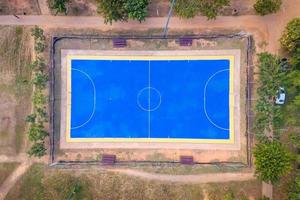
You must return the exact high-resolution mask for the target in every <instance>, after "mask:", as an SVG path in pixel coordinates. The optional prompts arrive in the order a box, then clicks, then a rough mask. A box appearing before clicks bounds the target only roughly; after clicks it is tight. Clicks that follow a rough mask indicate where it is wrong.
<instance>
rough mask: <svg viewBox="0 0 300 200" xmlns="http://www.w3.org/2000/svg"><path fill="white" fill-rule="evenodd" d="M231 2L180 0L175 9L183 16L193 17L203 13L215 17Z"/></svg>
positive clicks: (221, 0)
mask: <svg viewBox="0 0 300 200" xmlns="http://www.w3.org/2000/svg"><path fill="white" fill-rule="evenodd" d="M229 3H230V0H213V1H212V0H202V1H201V0H178V1H176V3H175V7H174V11H175V14H176V15H177V16H179V17H182V18H192V17H195V16H196V15H197V14H198V13H201V14H202V15H204V16H206V17H207V18H208V19H215V18H216V16H217V15H218V13H219V12H220V10H221V9H222V8H223V7H224V6H228V5H229Z"/></svg>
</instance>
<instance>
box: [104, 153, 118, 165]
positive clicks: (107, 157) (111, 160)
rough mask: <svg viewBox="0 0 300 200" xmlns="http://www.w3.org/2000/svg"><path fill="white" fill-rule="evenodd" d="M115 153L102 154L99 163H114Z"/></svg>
mask: <svg viewBox="0 0 300 200" xmlns="http://www.w3.org/2000/svg"><path fill="white" fill-rule="evenodd" d="M116 160H117V157H116V155H111V154H104V155H102V159H101V163H102V164H103V165H114V164H115V163H116Z"/></svg>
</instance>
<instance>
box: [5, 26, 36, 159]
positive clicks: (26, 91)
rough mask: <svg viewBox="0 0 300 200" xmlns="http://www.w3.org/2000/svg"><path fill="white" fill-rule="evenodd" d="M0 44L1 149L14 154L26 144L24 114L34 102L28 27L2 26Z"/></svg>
mask: <svg viewBox="0 0 300 200" xmlns="http://www.w3.org/2000/svg"><path fill="white" fill-rule="evenodd" d="M0 46H1V49H0V91H1V92H0V96H1V98H0V110H1V113H0V123H1V124H2V125H3V126H1V127H0V138H1V141H0V153H2V154H14V153H18V152H19V151H20V150H21V148H22V145H23V144H24V135H25V121H24V118H25V116H26V115H27V114H28V113H29V112H30V105H31V102H30V96H31V90H32V87H31V85H30V84H29V80H30V76H31V72H30V70H29V68H28V67H27V65H28V63H30V61H31V52H32V51H31V44H30V35H29V29H27V28H23V27H8V26H2V27H0Z"/></svg>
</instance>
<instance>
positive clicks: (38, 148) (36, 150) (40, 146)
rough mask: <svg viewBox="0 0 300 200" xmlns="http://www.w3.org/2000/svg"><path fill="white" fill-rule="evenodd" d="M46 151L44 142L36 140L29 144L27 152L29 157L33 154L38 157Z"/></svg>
mask: <svg viewBox="0 0 300 200" xmlns="http://www.w3.org/2000/svg"><path fill="white" fill-rule="evenodd" d="M46 151H47V149H46V148H45V146H44V142H37V143H34V144H33V145H32V146H31V148H30V150H29V151H28V152H27V153H28V155H29V156H30V157H31V156H34V157H39V158H40V157H42V156H44V155H46Z"/></svg>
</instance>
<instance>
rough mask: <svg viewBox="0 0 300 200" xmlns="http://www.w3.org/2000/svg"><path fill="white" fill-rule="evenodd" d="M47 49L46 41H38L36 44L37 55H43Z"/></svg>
mask: <svg viewBox="0 0 300 200" xmlns="http://www.w3.org/2000/svg"><path fill="white" fill-rule="evenodd" d="M45 48H46V44H45V41H44V40H37V41H36V42H35V43H34V50H35V51H36V52H37V53H42V52H43V51H44V50H45Z"/></svg>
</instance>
